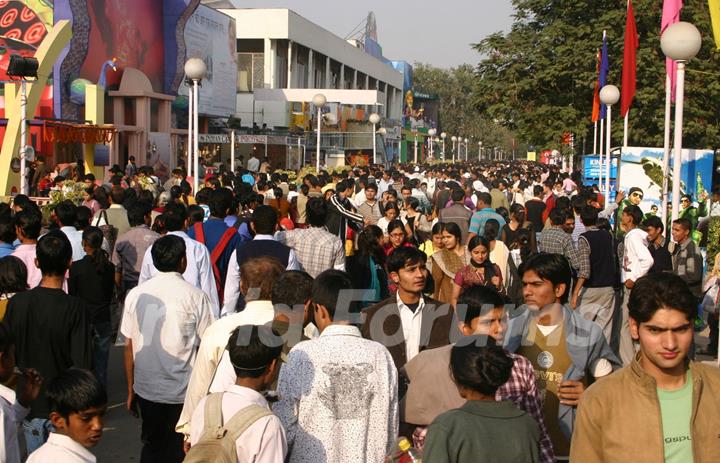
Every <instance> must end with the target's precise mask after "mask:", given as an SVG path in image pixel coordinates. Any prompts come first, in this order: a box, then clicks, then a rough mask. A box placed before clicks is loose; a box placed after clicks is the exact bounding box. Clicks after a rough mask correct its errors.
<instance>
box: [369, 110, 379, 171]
mask: <svg viewBox="0 0 720 463" xmlns="http://www.w3.org/2000/svg"><path fill="white" fill-rule="evenodd" d="M368 119H369V120H370V123H371V124H372V126H373V164H377V143H376V139H375V136H376V134H377V129H376V126H377V124H378V122H380V115H379V114H378V113H372V114H370V117H369V118H368Z"/></svg>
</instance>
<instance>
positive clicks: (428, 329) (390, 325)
mask: <svg viewBox="0 0 720 463" xmlns="http://www.w3.org/2000/svg"><path fill="white" fill-rule="evenodd" d="M426 258H427V257H426V256H425V253H424V252H422V251H420V250H418V249H417V248H413V247H402V248H398V249H396V250H395V251H394V252H393V253H392V254H390V257H389V258H388V261H387V270H388V276H389V277H390V279H391V280H392V281H393V282H394V283H395V284H396V285H397V287H398V290H397V294H396V295H394V296H391V297H390V298H388V299H386V300H384V301H381V302H379V303H377V304H375V305H373V306H371V307H368V308H367V309H365V310H364V312H363V313H364V315H365V321H364V323H363V325H362V328H361V330H360V331H361V332H362V335H363V337H364V338H367V339H372V340H373V341H377V342H379V343H381V344H382V345H384V346H385V347H387V349H388V350H389V351H390V355H392V358H393V361H394V362H395V366H396V367H397V368H398V369H399V368H402V366H403V365H405V363H407V362H408V361H409V360H410V359H412V358H413V357H414V356H416V355H417V354H418V353H419V352H420V351H422V350H424V349H433V348H435V347H441V346H446V345H448V344H450V343H451V342H452V341H454V340H457V338H458V337H459V335H460V332H459V330H458V328H457V323H453V318H454V316H453V310H452V307H451V306H450V305H449V304H443V303H441V302H438V301H436V300H434V299H431V298H429V297H425V296H423V293H422V291H423V288H424V287H425V281H426V280H427V269H426V268H425V261H426ZM403 389H404V388H402V385H401V391H400V392H401V394H400V396H402V395H403V393H404V391H403Z"/></svg>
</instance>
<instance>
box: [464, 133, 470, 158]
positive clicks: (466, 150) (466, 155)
mask: <svg viewBox="0 0 720 463" xmlns="http://www.w3.org/2000/svg"><path fill="white" fill-rule="evenodd" d="M468 143H470V140H468V139H467V138H466V139H465V162H467V160H468Z"/></svg>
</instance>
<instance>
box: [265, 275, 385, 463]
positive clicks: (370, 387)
mask: <svg viewBox="0 0 720 463" xmlns="http://www.w3.org/2000/svg"><path fill="white" fill-rule="evenodd" d="M352 288H353V285H352V282H351V280H350V277H349V276H348V275H347V274H346V273H345V272H341V271H339V270H327V271H325V272H323V273H321V274H320V275H318V277H317V278H316V279H315V281H314V282H313V289H312V301H313V306H314V318H315V324H316V325H317V327H318V329H319V330H320V333H321V334H320V337H319V338H317V339H315V340H311V341H303V342H301V343H299V344H297V345H296V346H295V347H294V348H293V349H292V350H291V351H290V354H289V355H288V359H287V362H286V363H285V365H284V366H283V368H282V370H281V371H280V378H279V380H278V396H279V397H280V400H279V401H278V402H277V403H276V404H275V405H274V407H273V411H274V412H275V413H276V414H277V415H278V417H279V418H280V420H281V421H282V423H283V426H284V427H285V430H286V432H287V439H288V445H289V446H290V448H291V449H292V450H291V451H290V455H289V457H288V461H289V462H290V463H299V462H307V463H311V462H312V463H325V462H367V463H382V462H383V461H384V460H385V455H386V454H387V452H388V451H389V450H390V449H391V447H392V446H393V445H394V441H395V439H396V438H397V433H398V392H397V385H398V383H397V370H396V369H395V366H394V365H393V361H392V357H391V356H390V353H389V352H388V350H387V349H386V348H385V347H383V346H382V345H381V344H379V343H376V342H373V341H369V340H367V339H363V338H362V336H361V335H360V331H359V330H358V329H357V328H356V327H355V326H353V325H351V324H350V322H351V320H350V318H351V317H355V318H357V315H358V313H357V311H356V310H355V309H356V308H357V305H355V302H353V301H352V300H351V299H352V298H351V297H348V296H349V292H350V291H351V290H352Z"/></svg>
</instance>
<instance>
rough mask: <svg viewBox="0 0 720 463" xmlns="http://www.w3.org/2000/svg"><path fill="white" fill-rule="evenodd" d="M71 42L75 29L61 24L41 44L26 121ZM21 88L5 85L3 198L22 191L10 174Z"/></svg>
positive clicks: (0, 172) (0, 174) (17, 141)
mask: <svg viewBox="0 0 720 463" xmlns="http://www.w3.org/2000/svg"><path fill="white" fill-rule="evenodd" d="M71 38H72V27H71V25H70V21H68V20H65V19H64V20H61V21H58V22H57V24H55V26H54V27H53V28H52V29H50V30H49V31H48V35H46V36H45V39H44V40H43V41H42V43H41V44H40V47H39V48H38V49H37V52H35V58H37V60H38V78H37V80H35V81H32V82H28V83H27V117H28V119H32V118H33V116H34V115H35V110H36V109H37V105H38V103H39V102H40V96H41V95H42V92H43V90H44V89H45V85H46V84H47V80H48V77H49V76H50V74H51V73H52V69H53V66H54V64H55V61H56V60H57V59H58V57H59V56H60V52H62V50H63V48H65V46H66V45H67V44H68V43H70V39H71ZM19 88H20V87H19V85H16V84H5V117H7V119H8V123H7V127H6V129H5V137H4V138H3V143H2V150H1V151H0V194H4V195H9V194H10V192H11V189H12V187H13V186H17V187H18V190H19V186H20V175H19V174H16V173H14V172H12V170H10V162H11V160H12V157H13V156H14V155H15V153H17V152H18V150H19V149H20V128H21V125H22V121H21V118H20V104H21V98H22V95H20V92H19V91H18V90H19Z"/></svg>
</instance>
